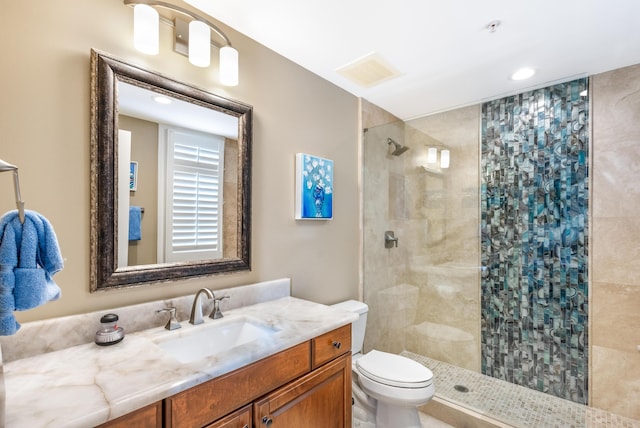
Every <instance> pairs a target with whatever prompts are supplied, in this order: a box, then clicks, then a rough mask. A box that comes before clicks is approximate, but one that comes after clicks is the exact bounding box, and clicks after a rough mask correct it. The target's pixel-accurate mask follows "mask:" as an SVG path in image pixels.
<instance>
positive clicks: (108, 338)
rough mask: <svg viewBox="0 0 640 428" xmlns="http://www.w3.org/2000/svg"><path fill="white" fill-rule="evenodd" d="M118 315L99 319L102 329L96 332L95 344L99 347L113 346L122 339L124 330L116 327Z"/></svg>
mask: <svg viewBox="0 0 640 428" xmlns="http://www.w3.org/2000/svg"><path fill="white" fill-rule="evenodd" d="M117 322H118V315H116V314H106V315H104V316H102V318H100V323H101V324H102V328H101V329H100V330H98V331H96V344H98V345H100V346H108V345H115V344H116V343H118V342H121V341H122V339H124V329H123V328H122V327H118V325H117V324H116V323H117Z"/></svg>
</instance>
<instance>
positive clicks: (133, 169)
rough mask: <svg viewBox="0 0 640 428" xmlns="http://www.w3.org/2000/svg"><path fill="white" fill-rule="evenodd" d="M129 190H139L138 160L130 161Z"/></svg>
mask: <svg viewBox="0 0 640 428" xmlns="http://www.w3.org/2000/svg"><path fill="white" fill-rule="evenodd" d="M129 190H130V191H132V192H135V191H136V190H138V162H135V161H134V162H130V163H129Z"/></svg>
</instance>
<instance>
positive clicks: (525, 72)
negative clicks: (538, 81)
mask: <svg viewBox="0 0 640 428" xmlns="http://www.w3.org/2000/svg"><path fill="white" fill-rule="evenodd" d="M534 74H536V71H535V70H534V69H533V68H521V69H520V70H518V71H516V72H515V73H513V74H512V75H511V80H524V79H528V78H529V77H531V76H533V75H534Z"/></svg>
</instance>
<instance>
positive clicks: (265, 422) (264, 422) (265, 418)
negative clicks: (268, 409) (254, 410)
mask: <svg viewBox="0 0 640 428" xmlns="http://www.w3.org/2000/svg"><path fill="white" fill-rule="evenodd" d="M262 423H263V424H265V425H266V426H268V427H270V426H271V424H272V423H273V419H271V418H270V417H269V416H265V417H264V418H262Z"/></svg>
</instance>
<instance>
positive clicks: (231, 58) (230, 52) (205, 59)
mask: <svg viewBox="0 0 640 428" xmlns="http://www.w3.org/2000/svg"><path fill="white" fill-rule="evenodd" d="M124 4H125V5H133V6H134V13H133V19H134V22H133V34H134V46H135V48H136V49H137V50H139V51H140V52H142V53H145V54H148V55H157V54H158V52H159V47H158V45H159V33H160V32H159V22H160V15H159V13H158V11H157V10H156V8H165V9H169V10H171V11H173V12H177V13H179V14H182V15H185V16H187V17H189V18H190V19H191V22H189V30H188V35H186V34H185V35H184V37H183V36H182V34H181V33H179V32H178V31H176V46H178V45H180V44H182V43H184V38H187V39H188V56H189V62H190V63H191V64H193V65H195V66H197V67H208V66H209V64H210V62H211V45H214V46H216V47H218V48H220V62H219V65H218V70H219V75H220V83H222V84H223V85H225V86H237V85H238V70H239V67H238V51H237V50H236V49H234V48H233V47H232V46H231V42H230V41H229V38H228V37H227V36H226V35H225V34H224V33H223V32H222V30H220V29H219V28H218V27H217V26H216V25H215V24H213V23H212V22H210V21H208V20H207V19H205V18H203V17H201V16H199V15H197V14H195V13H193V12H191V11H190V10H187V9H184V8H182V7H179V6H175V5H172V4H170V3H166V2H163V1H156V0H124ZM178 21H180V20H179V19H178V18H176V19H175V21H174V23H173V26H174V27H175V28H176V30H177V28H178ZM163 22H166V19H164V18H163ZM181 22H182V21H181ZM211 32H213V33H215V34H216V35H217V36H218V38H219V39H221V40H222V42H220V43H216V42H214V41H213V40H211ZM180 39H182V40H180ZM176 51H178V52H180V53H183V52H182V51H181V50H180V49H176Z"/></svg>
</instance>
